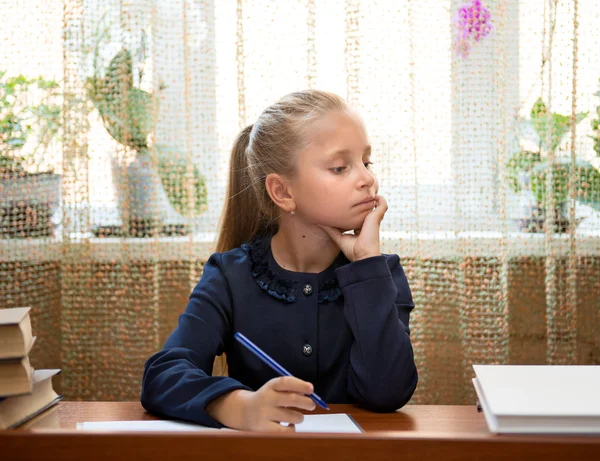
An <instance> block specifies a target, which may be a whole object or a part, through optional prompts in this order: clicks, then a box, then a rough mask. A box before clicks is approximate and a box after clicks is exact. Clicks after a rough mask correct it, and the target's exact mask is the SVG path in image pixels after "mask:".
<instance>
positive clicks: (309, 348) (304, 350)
mask: <svg viewBox="0 0 600 461" xmlns="http://www.w3.org/2000/svg"><path fill="white" fill-rule="evenodd" d="M302 353H303V354H304V355H306V356H307V357H308V356H309V355H310V354H312V346H311V345H310V344H305V345H304V346H302Z"/></svg>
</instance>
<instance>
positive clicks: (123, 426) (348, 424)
mask: <svg viewBox="0 0 600 461" xmlns="http://www.w3.org/2000/svg"><path fill="white" fill-rule="evenodd" d="M77 429H80V430H96V431H98V430H100V431H111V432H197V431H219V430H230V429H215V428H211V427H205V426H199V425H197V424H192V423H186V422H182V421H164V420H154V421H95V422H83V423H77ZM296 432H329V433H332V432H334V433H344V434H353V433H354V434H359V433H361V432H362V430H361V429H360V427H359V426H358V424H356V422H355V421H354V419H352V418H351V417H350V416H348V415H347V414H344V413H336V414H325V415H305V416H304V422H302V424H298V425H296Z"/></svg>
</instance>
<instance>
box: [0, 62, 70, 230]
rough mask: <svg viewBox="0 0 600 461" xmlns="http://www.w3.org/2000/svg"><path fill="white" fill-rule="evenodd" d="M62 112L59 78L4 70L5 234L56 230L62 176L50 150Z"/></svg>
mask: <svg viewBox="0 0 600 461" xmlns="http://www.w3.org/2000/svg"><path fill="white" fill-rule="evenodd" d="M33 101H35V102H33ZM61 117H62V115H61V97H60V94H59V85H58V83H57V82H55V81H53V80H46V79H44V78H42V77H38V78H27V77H25V76H23V75H18V76H15V77H9V76H7V74H6V72H4V71H0V236H1V237H4V238H27V237H46V236H49V235H51V234H52V222H51V217H52V215H53V213H54V212H55V210H56V208H57V207H58V205H59V202H60V185H61V177H60V176H59V175H57V174H54V173H53V170H52V168H51V166H50V165H48V164H47V162H45V159H44V154H45V153H46V149H47V148H48V146H49V145H50V143H51V142H52V140H53V139H55V138H56V136H57V134H58V133H59V131H60V128H61V122H62V118H61Z"/></svg>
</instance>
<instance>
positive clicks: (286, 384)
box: [271, 376, 314, 394]
mask: <svg viewBox="0 0 600 461" xmlns="http://www.w3.org/2000/svg"><path fill="white" fill-rule="evenodd" d="M271 381H272V383H273V384H272V385H273V389H274V390H276V391H279V392H296V393H297V394H311V393H312V392H313V391H314V387H313V385H312V384H311V383H309V382H307V381H302V380H301V379H298V378H295V377H294V376H283V377H281V378H274V379H272V380H271Z"/></svg>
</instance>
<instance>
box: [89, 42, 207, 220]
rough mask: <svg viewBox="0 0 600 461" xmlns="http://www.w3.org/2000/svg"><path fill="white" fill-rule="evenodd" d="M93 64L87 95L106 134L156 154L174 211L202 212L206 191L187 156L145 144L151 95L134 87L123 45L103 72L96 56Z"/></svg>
mask: <svg viewBox="0 0 600 461" xmlns="http://www.w3.org/2000/svg"><path fill="white" fill-rule="evenodd" d="M96 54H97V52H96ZM94 63H95V68H94V76H93V77H90V78H88V80H87V94H88V97H89V98H90V100H91V101H92V102H93V103H94V106H95V107H96V109H98V112H99V113H100V116H101V117H102V121H103V123H104V127H105V128H106V130H107V131H108V133H109V134H110V135H111V136H112V137H113V139H115V141H117V142H118V143H120V144H122V145H123V146H127V147H129V148H131V149H133V150H134V151H135V152H136V153H137V154H138V155H146V156H149V157H151V156H153V155H155V156H156V157H157V160H158V162H157V163H158V174H159V176H160V179H161V183H162V184H163V187H164V189H165V192H166V194H167V197H168V199H169V202H170V203H171V205H173V208H175V210H177V211H178V212H179V213H180V214H182V215H183V216H186V217H195V216H197V215H199V214H200V213H202V212H203V211H205V209H206V204H207V190H206V184H205V181H204V178H203V177H202V175H201V174H200V172H199V171H198V168H197V167H196V166H195V165H191V166H190V167H189V168H188V159H187V158H184V156H183V155H182V154H181V153H180V152H178V151H177V149H174V148H171V147H169V146H152V147H150V146H149V145H148V137H149V135H150V134H151V133H152V132H153V130H154V117H153V115H154V105H153V95H152V93H149V92H147V91H144V90H142V89H140V88H136V87H134V85H133V63H132V56H131V53H130V52H129V50H127V49H126V48H122V49H121V50H120V51H119V52H118V53H117V54H116V55H115V56H114V57H113V58H112V60H111V61H110V64H109V65H108V67H107V69H106V72H104V75H101V72H100V70H99V69H98V66H97V64H96V63H97V59H94ZM190 192H191V193H190ZM190 201H192V202H193V203H192V204H190Z"/></svg>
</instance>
